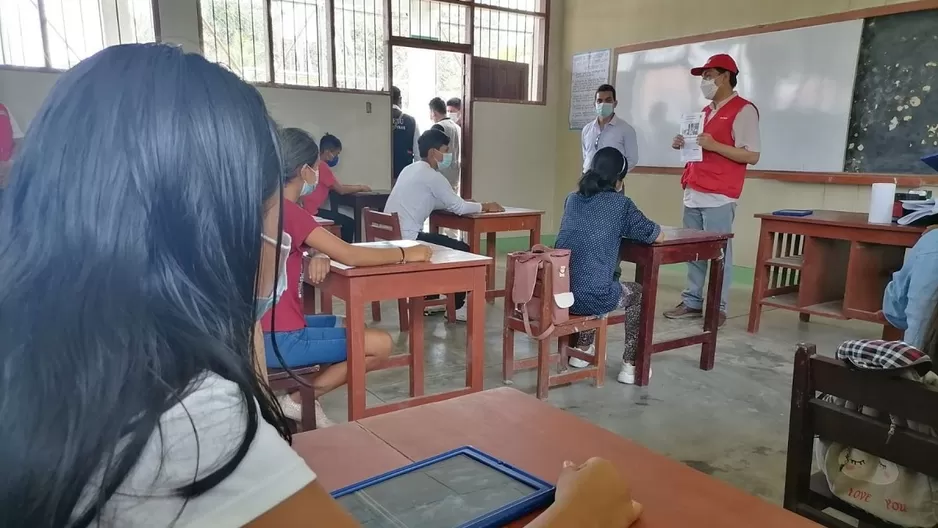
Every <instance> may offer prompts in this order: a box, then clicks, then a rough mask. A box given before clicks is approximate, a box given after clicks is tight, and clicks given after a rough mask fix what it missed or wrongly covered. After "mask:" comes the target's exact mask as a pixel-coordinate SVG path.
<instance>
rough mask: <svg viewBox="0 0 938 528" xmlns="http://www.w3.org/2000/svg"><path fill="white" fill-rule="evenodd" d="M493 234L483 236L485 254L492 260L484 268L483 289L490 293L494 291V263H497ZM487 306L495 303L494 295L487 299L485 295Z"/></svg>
mask: <svg viewBox="0 0 938 528" xmlns="http://www.w3.org/2000/svg"><path fill="white" fill-rule="evenodd" d="M495 241H496V239H495V233H486V234H485V254H486V255H488V256H489V258H491V259H492V262H491V263H489V265H488V266H486V267H485V289H486V290H488V291H492V290H494V289H495V263H496V262H498V257H497V256H496V254H495V253H496V252H495V250H496V247H495ZM486 297H487V300H488V302H489V304H491V303H494V302H495V295H492V296H491V297H488V295H486Z"/></svg>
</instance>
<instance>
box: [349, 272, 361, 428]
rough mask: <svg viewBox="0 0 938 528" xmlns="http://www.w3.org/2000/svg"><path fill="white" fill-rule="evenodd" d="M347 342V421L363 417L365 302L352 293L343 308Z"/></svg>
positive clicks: (355, 293) (354, 292)
mask: <svg viewBox="0 0 938 528" xmlns="http://www.w3.org/2000/svg"><path fill="white" fill-rule="evenodd" d="M345 335H346V336H347V340H348V345H347V346H348V420H349V421H350V422H352V421H355V420H360V419H362V418H364V417H365V301H363V300H362V299H361V295H360V294H359V293H357V292H356V291H354V287H353V289H352V292H351V293H350V295H349V298H348V303H347V304H346V306H345Z"/></svg>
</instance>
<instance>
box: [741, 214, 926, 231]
mask: <svg viewBox="0 0 938 528" xmlns="http://www.w3.org/2000/svg"><path fill="white" fill-rule="evenodd" d="M755 216H756V218H763V219H766V220H781V221H783V222H796V223H800V224H828V225H834V226H839V227H851V228H857V229H875V230H879V231H902V232H909V231H914V232H919V233H920V232H923V231H925V228H924V227H913V226H903V225H899V224H896V223H892V224H871V223H870V222H869V221H868V219H869V215H867V214H866V213H849V212H847V211H825V210H817V211H814V212H812V213H811V214H810V215H808V216H776V215H773V214H772V213H761V214H757V215H755Z"/></svg>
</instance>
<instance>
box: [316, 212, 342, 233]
mask: <svg viewBox="0 0 938 528" xmlns="http://www.w3.org/2000/svg"><path fill="white" fill-rule="evenodd" d="M313 218H315V219H316V223H317V224H319V225H320V226H321V227H322V228H323V229H325V230H326V231H328V232H330V233H332V234H333V235H335V236H337V237H339V238H342V230H341V229H339V226H337V225H335V222H333V221H332V220H327V219H325V218H322V217H319V216H313Z"/></svg>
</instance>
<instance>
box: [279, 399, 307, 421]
mask: <svg viewBox="0 0 938 528" xmlns="http://www.w3.org/2000/svg"><path fill="white" fill-rule="evenodd" d="M277 403H279V404H280V408H281V409H283V415H284V416H286V417H287V418H289V419H291V420H293V421H294V422H299V421H300V420H302V419H303V406H302V405H300V404H299V403H297V402H295V401H293V398H291V397H290V395H289V394H287V393H283V394H281V395H279V396H277Z"/></svg>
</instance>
